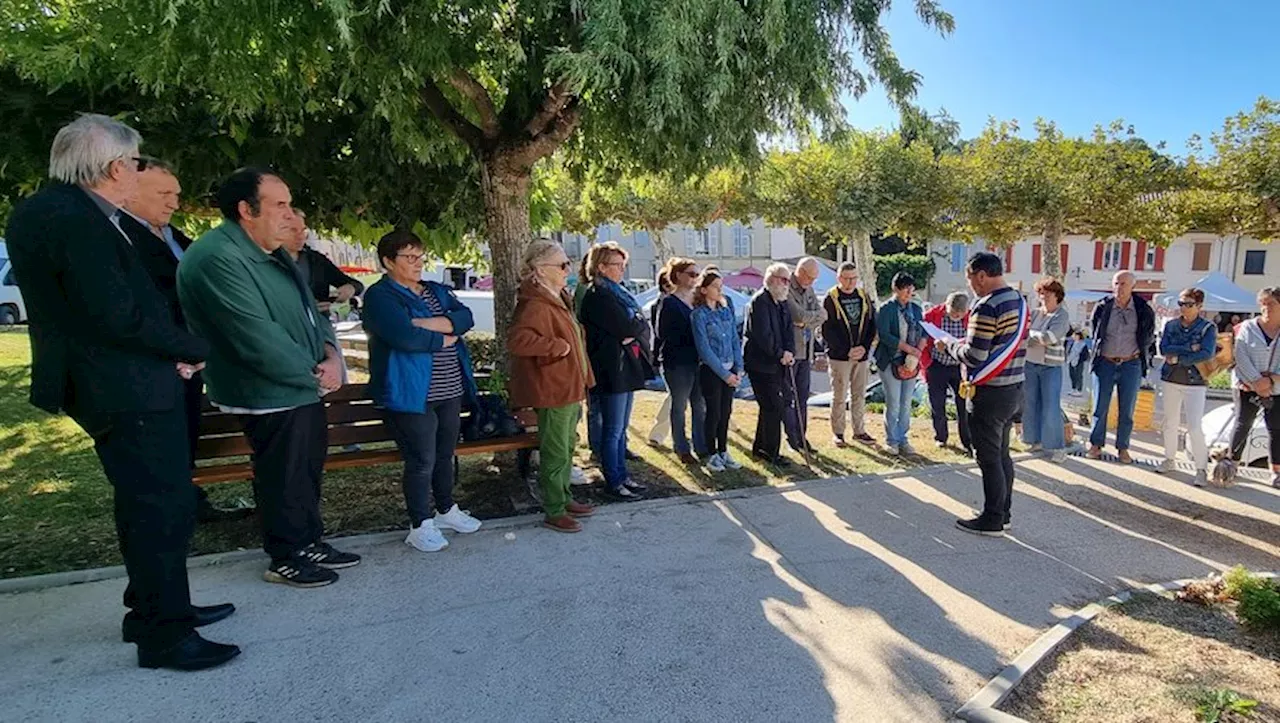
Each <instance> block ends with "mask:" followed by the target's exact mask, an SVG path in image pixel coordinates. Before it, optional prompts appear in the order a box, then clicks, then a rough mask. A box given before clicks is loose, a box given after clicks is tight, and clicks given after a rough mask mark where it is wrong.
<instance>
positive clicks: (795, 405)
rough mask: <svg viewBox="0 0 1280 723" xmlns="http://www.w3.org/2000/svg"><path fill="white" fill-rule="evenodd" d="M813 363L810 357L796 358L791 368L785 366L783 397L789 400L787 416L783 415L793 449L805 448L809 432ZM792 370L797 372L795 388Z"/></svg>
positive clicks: (788, 442)
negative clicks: (792, 382) (792, 381)
mask: <svg viewBox="0 0 1280 723" xmlns="http://www.w3.org/2000/svg"><path fill="white" fill-rule="evenodd" d="M811 369H812V365H811V364H810V362H809V360H808V359H796V362H795V364H794V365H792V367H791V368H790V369H788V368H786V367H783V369H782V374H783V377H782V379H783V381H782V384H783V387H784V390H785V391H784V393H783V398H784V399H785V400H786V401H787V411H786V416H785V417H783V420H784V425H785V427H786V430H787V444H790V445H791V448H792V449H796V450H800V451H803V450H804V441H805V440H806V439H808V437H807V436H806V435H808V433H809V387H810V384H811V382H812V381H813V378H812V375H811V374H810V371H811ZM792 372H794V373H795V382H796V383H795V388H794V389H793V388H792V386H791V376H792Z"/></svg>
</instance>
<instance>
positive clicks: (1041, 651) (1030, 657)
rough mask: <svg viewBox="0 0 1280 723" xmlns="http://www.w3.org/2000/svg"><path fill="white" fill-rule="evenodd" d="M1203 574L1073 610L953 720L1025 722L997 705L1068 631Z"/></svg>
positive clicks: (1187, 582) (983, 689) (1058, 643)
mask: <svg viewBox="0 0 1280 723" xmlns="http://www.w3.org/2000/svg"><path fill="white" fill-rule="evenodd" d="M1255 574H1257V575H1260V576H1262V577H1270V578H1274V577H1276V573H1274V572H1262V573H1255ZM1203 579H1204V578H1190V579H1184V580H1173V581H1171V582H1165V583H1156V584H1154V585H1146V586H1143V587H1135V588H1131V589H1129V590H1125V591H1124V592H1119V593H1116V594H1115V595H1112V596H1110V597H1106V598H1103V599H1102V600H1099V601H1097V602H1094V603H1089V604H1088V605H1085V606H1084V607H1082V608H1080V609H1079V610H1077V611H1075V613H1073V614H1072V615H1071V617H1069V618H1067V619H1066V620H1063V621H1062V622H1060V623H1058V624H1057V625H1054V626H1053V627H1052V628H1049V629H1048V630H1047V631H1045V633H1044V634H1043V635H1041V636H1040V637H1039V638H1038V639H1037V640H1036V641H1035V642H1034V643H1032V644H1031V647H1029V648H1027V649H1026V650H1024V651H1022V653H1021V654H1019V655H1018V657H1016V658H1014V659H1013V662H1012V663H1009V665H1008V666H1007V667H1006V668H1005V669H1004V670H1002V671H1000V674H999V675H997V676H996V677H994V678H992V679H991V681H990V682H988V683H987V684H986V685H985V686H983V687H982V690H979V691H978V692H977V693H976V694H975V695H974V696H973V697H972V698H970V699H969V700H968V701H967V702H966V703H965V704H964V705H962V706H960V708H959V709H957V710H956V712H955V714H954V720H962V721H969V723H1028V722H1027V721H1026V720H1025V719H1023V718H1019V717H1018V716H1015V715H1010V714H1008V713H1005V712H1003V711H999V710H996V706H998V705H1000V704H1001V703H1003V702H1004V701H1005V699H1007V698H1008V697H1009V694H1010V693H1012V692H1013V689H1014V688H1016V687H1017V686H1018V684H1019V683H1021V682H1022V680H1023V679H1024V678H1026V677H1027V676H1028V675H1030V674H1031V671H1033V670H1035V668H1036V666H1038V665H1039V664H1040V663H1041V662H1042V661H1043V660H1044V659H1045V658H1048V657H1049V656H1050V655H1051V654H1052V653H1053V651H1055V650H1057V649H1058V646H1059V645H1062V643H1063V642H1065V641H1066V640H1067V638H1069V637H1071V634H1072V633H1074V632H1075V631H1076V630H1078V629H1079V628H1080V627H1081V626H1083V625H1084V624H1085V623H1087V622H1089V621H1090V620H1093V619H1094V618H1096V617H1098V614H1099V613H1101V612H1102V611H1103V610H1106V609H1107V608H1109V607H1112V606H1114V605H1119V604H1121V603H1124V602H1128V601H1129V600H1130V599H1131V598H1132V597H1133V596H1134V595H1135V594H1137V593H1140V592H1153V593H1157V594H1159V593H1165V592H1172V591H1174V590H1181V589H1182V588H1183V587H1185V586H1186V585H1188V584H1189V583H1192V582H1195V581H1197V580H1203Z"/></svg>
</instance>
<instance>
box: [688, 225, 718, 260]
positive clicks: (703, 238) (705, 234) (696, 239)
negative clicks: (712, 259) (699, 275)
mask: <svg viewBox="0 0 1280 723" xmlns="http://www.w3.org/2000/svg"><path fill="white" fill-rule="evenodd" d="M693 255H694V256H715V255H716V253H715V251H714V250H713V249H712V246H711V229H706V228H700V229H698V230H696V231H694V232H693Z"/></svg>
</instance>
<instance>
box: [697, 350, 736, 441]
mask: <svg viewBox="0 0 1280 723" xmlns="http://www.w3.org/2000/svg"><path fill="white" fill-rule="evenodd" d="M698 376H699V377H700V379H699V382H700V385H699V386H701V388H702V398H703V399H704V400H705V401H706V406H707V416H706V417H705V419H704V426H703V429H704V430H705V431H704V433H703V436H704V438H705V439H706V440H707V452H708V453H709V454H723V453H725V452H727V451H729V415H730V414H732V413H733V391H734V389H733V387H731V386H729V385H728V384H725V383H724V380H723V379H721V378H720V377H719V376H717V375H716V373H715V372H713V371H711V367H709V366H707V365H705V364H703V365H702V366H699V367H698Z"/></svg>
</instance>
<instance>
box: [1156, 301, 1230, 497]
mask: <svg viewBox="0 0 1280 723" xmlns="http://www.w3.org/2000/svg"><path fill="white" fill-rule="evenodd" d="M1203 308H1204V292H1203V291H1201V290H1200V289H1197V288H1194V287H1192V288H1190V289H1183V290H1182V292H1181V293H1179V294H1178V318H1176V319H1170V320H1169V321H1167V322H1165V325H1164V331H1163V332H1161V334H1160V355H1161V356H1163V357H1164V365H1163V366H1162V367H1161V368H1160V379H1161V380H1162V381H1163V382H1164V387H1163V389H1162V390H1161V391H1162V392H1163V396H1164V460H1163V461H1161V463H1160V471H1161V472H1163V473H1166V474H1167V473H1169V472H1172V471H1174V469H1176V467H1175V464H1176V459H1177V456H1178V422H1179V421H1181V417H1182V410H1183V409H1184V408H1185V409H1186V412H1187V436H1188V437H1189V438H1190V442H1191V445H1190V446H1191V455H1192V457H1194V459H1193V460H1192V462H1194V463H1195V466H1196V478H1195V482H1194V484H1195V485H1196V486H1197V487H1203V486H1204V485H1205V484H1207V483H1208V481H1209V474H1208V469H1209V448H1208V445H1206V444H1205V439H1204V430H1203V429H1202V428H1201V426H1200V423H1201V422H1202V421H1203V420H1204V404H1205V395H1206V392H1207V390H1208V386H1209V380H1208V379H1205V378H1204V375H1203V374H1201V373H1200V369H1199V367H1197V366H1196V364H1199V363H1201V362H1206V361H1209V360H1210V359H1212V358H1213V357H1214V355H1215V354H1216V353H1217V347H1218V329H1217V327H1215V326H1214V325H1213V323H1212V322H1210V321H1209V320H1208V319H1205V318H1202V317H1201V316H1200V311H1201V310H1202V309H1203Z"/></svg>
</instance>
